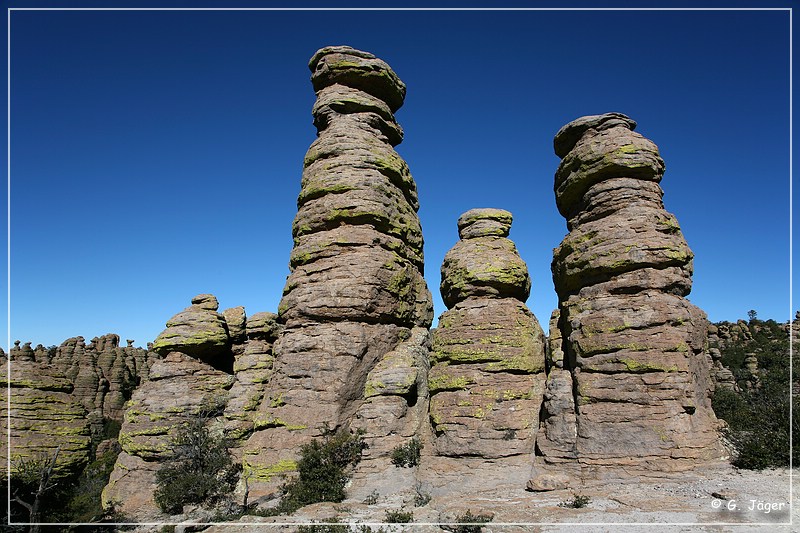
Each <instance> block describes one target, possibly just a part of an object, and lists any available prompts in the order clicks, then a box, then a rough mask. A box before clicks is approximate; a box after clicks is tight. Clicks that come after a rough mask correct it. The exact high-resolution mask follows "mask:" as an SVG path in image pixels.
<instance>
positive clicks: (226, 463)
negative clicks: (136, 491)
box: [154, 416, 240, 514]
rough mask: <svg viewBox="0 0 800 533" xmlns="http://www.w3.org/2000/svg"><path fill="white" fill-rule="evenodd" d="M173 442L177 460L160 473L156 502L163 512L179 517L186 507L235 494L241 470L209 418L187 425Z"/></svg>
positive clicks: (157, 479) (171, 461)
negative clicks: (215, 431) (209, 426)
mask: <svg viewBox="0 0 800 533" xmlns="http://www.w3.org/2000/svg"><path fill="white" fill-rule="evenodd" d="M173 443H174V447H175V448H174V454H173V457H172V458H171V459H170V460H169V461H167V462H166V463H165V464H164V466H163V467H162V468H161V469H160V470H159V471H158V472H156V484H157V488H156V491H155V493H154V499H155V501H156V503H157V504H158V506H159V507H160V508H161V510H162V511H163V512H165V513H168V514H178V513H181V512H182V511H183V506H184V505H186V504H189V503H196V504H200V503H214V502H216V501H219V500H220V499H221V498H222V497H224V496H225V495H227V494H229V493H230V492H232V491H233V489H234V487H235V485H236V481H237V479H238V475H239V471H240V467H239V465H236V464H234V463H233V461H232V459H231V455H230V453H229V452H228V448H227V442H226V440H225V439H224V438H222V437H219V436H216V435H214V434H212V433H211V431H210V430H209V428H208V426H207V419H206V418H205V417H202V416H200V417H197V418H193V419H192V420H190V421H189V422H187V423H186V424H184V425H183V426H182V427H181V428H180V429H179V430H178V433H177V435H176V436H175V439H174V441H173Z"/></svg>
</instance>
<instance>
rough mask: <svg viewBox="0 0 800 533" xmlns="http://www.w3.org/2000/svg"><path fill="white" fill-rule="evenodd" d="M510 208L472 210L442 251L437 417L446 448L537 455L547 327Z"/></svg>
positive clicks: (434, 390) (432, 378) (432, 381)
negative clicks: (530, 303) (513, 234)
mask: <svg viewBox="0 0 800 533" xmlns="http://www.w3.org/2000/svg"><path fill="white" fill-rule="evenodd" d="M511 220H512V218H511V213H509V212H508V211H503V210H500V209H473V210H471V211H468V212H467V213H464V214H463V215H462V216H461V218H460V219H459V221H458V226H459V235H460V236H461V240H460V241H459V242H458V243H457V244H456V245H455V246H454V247H453V248H452V249H451V250H450V251H449V252H447V255H446V256H445V259H444V263H443V265H442V283H441V291H442V296H443V298H444V300H445V303H446V304H447V305H448V307H449V308H450V309H449V310H448V311H446V312H445V313H444V314H443V315H442V316H441V317H440V319H439V327H438V328H437V329H436V330H435V331H434V335H433V352H432V354H431V358H432V363H433V364H432V368H431V371H430V374H429V376H428V387H429V390H430V395H431V402H430V418H431V421H432V423H433V426H434V431H435V433H436V450H437V452H438V453H439V454H441V455H447V456H464V455H476V456H482V457H485V458H497V457H504V456H509V455H519V454H530V453H532V451H533V439H534V436H535V434H536V429H537V427H538V423H539V406H540V404H541V401H542V393H543V389H544V368H545V347H544V334H543V332H542V329H541V327H540V326H539V323H538V321H537V320H536V318H535V317H534V316H533V314H532V313H531V312H530V311H529V310H528V308H527V306H526V305H525V303H524V302H525V300H526V299H527V297H528V294H529V293H530V287H531V284H530V278H529V276H528V268H527V266H526V265H525V262H524V261H523V260H522V258H520V257H519V254H518V253H517V250H516V247H515V246H514V243H513V242H511V241H510V240H509V239H507V238H506V237H507V235H508V234H509V228H510V226H511Z"/></svg>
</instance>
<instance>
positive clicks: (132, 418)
mask: <svg viewBox="0 0 800 533" xmlns="http://www.w3.org/2000/svg"><path fill="white" fill-rule="evenodd" d="M218 307H219V304H218V302H217V299H216V298H215V297H214V296H213V295H210V294H201V295H198V296H195V297H194V298H193V299H192V305H191V306H190V307H188V308H187V309H184V310H183V311H181V312H180V313H178V314H177V315H175V316H174V317H172V318H171V319H170V320H169V321H167V327H166V329H165V330H164V331H163V332H162V333H161V334H160V335H159V336H158V338H157V339H156V342H154V343H153V349H154V350H155V351H156V352H157V353H159V354H160V355H161V356H162V357H161V359H159V360H158V361H156V362H155V364H153V366H152V367H151V368H150V372H149V380H148V381H146V382H145V383H143V384H142V385H141V386H140V387H139V388H137V389H136V391H135V392H134V394H133V396H132V397H131V399H130V401H129V402H128V403H127V404H126V409H125V415H124V421H123V424H122V429H121V431H120V434H119V443H120V445H121V447H122V452H121V453H120V454H119V457H118V458H117V462H116V464H115V466H114V470H113V472H112V473H111V478H110V480H109V483H108V485H106V487H105V489H104V490H103V504H104V506H106V507H108V506H110V505H111V504H112V503H114V502H116V504H117V505H118V509H120V510H121V511H122V512H123V513H125V515H126V516H129V517H131V518H132V519H135V520H137V521H148V520H152V519H156V518H157V517H159V516H160V511H159V509H158V507H157V506H156V505H155V502H154V500H153V492H154V490H155V488H156V485H155V473H156V472H157V471H158V470H159V468H160V467H161V465H162V464H163V463H164V461H166V460H167V459H169V458H170V457H172V454H173V440H174V437H175V435H176V434H177V431H178V429H179V428H180V426H181V424H182V423H184V422H186V421H187V420H189V419H190V418H196V417H201V418H203V419H204V420H205V422H206V424H207V425H209V427H211V428H212V429H213V430H214V431H219V432H223V431H224V430H225V421H226V418H225V417H224V416H223V413H224V412H225V409H226V406H227V404H228V400H229V397H230V395H229V391H230V389H231V388H232V387H233V385H234V383H235V381H236V380H235V377H234V376H233V373H232V371H231V370H229V371H225V370H226V369H232V368H233V361H234V356H233V350H232V348H231V346H232V341H231V339H230V336H229V335H228V325H227V323H226V321H225V318H224V316H223V314H221V313H218V312H217V309H218ZM229 315H232V316H235V317H239V316H240V317H241V320H240V321H238V323H239V325H240V326H241V327H245V323H244V322H245V320H246V319H245V317H244V315H243V310H242V312H241V313H239V312H233V313H229ZM220 368H222V369H223V370H221V369H220Z"/></svg>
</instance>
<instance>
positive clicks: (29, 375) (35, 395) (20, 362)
mask: <svg viewBox="0 0 800 533" xmlns="http://www.w3.org/2000/svg"><path fill="white" fill-rule="evenodd" d="M33 353H34V352H33V349H32V348H31V347H30V343H26V344H25V345H24V346H23V347H20V346H19V341H17V343H16V345H15V347H14V348H12V349H11V350H10V353H9V357H10V359H11V365H10V367H11V373H10V375H9V374H7V364H6V363H7V360H6V359H5V358H3V359H2V360H1V361H0V376H2V380H3V381H4V382H6V380H8V381H7V382H8V386H9V393H10V405H11V410H10V412H9V411H8V409H7V406H6V402H1V403H0V427H2V430H3V435H7V436H8V440H7V439H5V438H3V439H0V450H2V457H3V458H6V457H9V460H10V462H11V468H12V471H13V470H14V468H15V467H17V466H19V465H20V464H21V463H22V462H28V461H43V462H44V461H50V460H52V458H53V457H54V456H55V452H56V450H57V449H58V457H57V461H56V464H55V468H54V471H53V472H54V476H55V477H57V478H59V477H69V476H73V475H75V474H76V473H78V472H80V471H81V469H82V468H83V467H84V466H86V464H87V463H88V462H89V459H90V451H91V428H90V424H89V419H88V417H87V412H86V409H84V407H83V406H82V405H81V403H80V402H79V401H78V400H77V398H76V397H75V396H73V394H72V392H73V389H74V385H73V383H72V381H70V380H69V379H68V378H67V377H66V376H65V375H64V374H63V373H61V372H60V371H59V370H58V369H56V368H54V367H53V366H51V365H49V364H47V363H42V362H37V361H35V360H34V358H33ZM9 420H10V423H11V425H10V427H9V426H8V421H9ZM9 442H10V444H11V447H10V449H9V448H8V443H9ZM2 469H3V475H6V473H5V470H6V462H5V461H4V462H3V465H2Z"/></svg>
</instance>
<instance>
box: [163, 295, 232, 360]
mask: <svg viewBox="0 0 800 533" xmlns="http://www.w3.org/2000/svg"><path fill="white" fill-rule="evenodd" d="M217 309H219V303H218V302H217V299H216V298H215V297H214V295H212V294H198V295H197V296H195V297H194V298H192V305H190V306H189V307H187V308H186V309H184V310H183V311H181V312H180V313H178V314H177V315H175V316H173V317H172V318H170V319H169V320H168V321H167V329H165V330H164V331H162V332H161V334H159V336H158V337H156V340H155V341H154V342H153V351H155V352H157V353H159V354H161V355H167V354H168V353H170V352H173V351H180V352H182V353H185V354H187V355H191V356H192V357H195V358H198V359H201V360H203V361H205V362H206V363H208V364H210V365H212V366H213V367H215V368H219V369H222V370H227V371H230V370H231V368H232V365H233V357H232V352H231V337H230V335H229V334H228V325H227V323H226V322H225V317H224V316H222V314H220V313H217ZM236 334H237V335H238V334H240V332H239V331H236Z"/></svg>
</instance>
